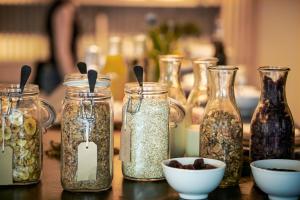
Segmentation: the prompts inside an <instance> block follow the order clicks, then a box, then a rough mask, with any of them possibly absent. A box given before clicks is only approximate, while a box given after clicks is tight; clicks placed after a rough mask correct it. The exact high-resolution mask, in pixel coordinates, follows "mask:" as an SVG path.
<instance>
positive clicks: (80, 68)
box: [77, 62, 87, 74]
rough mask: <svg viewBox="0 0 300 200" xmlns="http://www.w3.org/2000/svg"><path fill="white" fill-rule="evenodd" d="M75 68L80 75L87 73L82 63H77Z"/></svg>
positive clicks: (84, 64)
mask: <svg viewBox="0 0 300 200" xmlns="http://www.w3.org/2000/svg"><path fill="white" fill-rule="evenodd" d="M77 68H78V70H79V72H80V73H81V74H86V73H87V66H86V63H84V62H79V63H77Z"/></svg>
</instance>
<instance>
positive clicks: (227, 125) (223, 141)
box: [200, 66, 243, 187]
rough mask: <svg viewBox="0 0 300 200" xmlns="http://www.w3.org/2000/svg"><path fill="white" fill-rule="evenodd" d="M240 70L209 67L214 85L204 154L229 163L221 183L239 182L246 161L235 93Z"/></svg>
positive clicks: (204, 134) (203, 140) (203, 134)
mask: <svg viewBox="0 0 300 200" xmlns="http://www.w3.org/2000/svg"><path fill="white" fill-rule="evenodd" d="M237 70H238V68H237V67H234V66H217V67H216V66H211V67H208V73H209V79H208V80H209V86H210V88H209V95H208V102H207V105H206V108H205V112H204V116H203V119H202V123H201V125H200V156H201V157H206V158H213V159H217V160H221V161H223V162H225V163H226V168H225V174H224V178H223V180H222V182H221V184H220V186H221V187H230V186H235V185H238V183H239V178H240V176H241V169H242V163H243V143H242V142H243V124H242V121H241V116H240V112H239V110H238V109H237V106H236V102H235V97H234V79H235V74H236V71H237Z"/></svg>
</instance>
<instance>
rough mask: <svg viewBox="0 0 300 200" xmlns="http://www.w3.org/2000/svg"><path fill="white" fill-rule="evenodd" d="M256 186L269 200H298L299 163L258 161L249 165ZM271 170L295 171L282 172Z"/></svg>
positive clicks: (278, 160)
mask: <svg viewBox="0 0 300 200" xmlns="http://www.w3.org/2000/svg"><path fill="white" fill-rule="evenodd" d="M250 166H251V171H252V174H253V177H254V180H255V183H256V184H257V186H258V187H259V188H260V189H261V190H262V191H264V192H265V193H267V194H268V196H269V199H271V200H298V196H300V161H297V160H285V159H270V160H258V161H254V162H252V163H251V164H250ZM272 168H277V169H290V170H297V172H284V171H274V170H268V169H272Z"/></svg>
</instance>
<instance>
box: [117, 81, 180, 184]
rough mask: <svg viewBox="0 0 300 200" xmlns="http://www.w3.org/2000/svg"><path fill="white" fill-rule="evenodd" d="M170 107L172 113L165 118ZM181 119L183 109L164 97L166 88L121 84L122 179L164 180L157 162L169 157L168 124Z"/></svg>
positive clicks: (151, 85)
mask: <svg viewBox="0 0 300 200" xmlns="http://www.w3.org/2000/svg"><path fill="white" fill-rule="evenodd" d="M170 107H172V108H173V109H174V111H176V112H174V113H171V115H170V116H169V112H170ZM184 116H185V111H184V108H183V107H181V106H180V105H179V104H178V103H177V102H176V101H175V100H172V99H169V98H168V91H167V86H166V85H164V84H160V83H151V82H145V83H144V84H143V89H141V88H140V87H139V85H138V84H137V83H128V84H126V85H125V97H124V104H123V125H122V134H121V152H120V156H121V160H122V161H123V162H122V172H123V175H124V177H125V178H126V179H132V180H139V181H155V180H162V179H164V175H163V170H162V166H161V162H162V161H163V160H165V159H168V158H169V124H170V121H172V122H175V123H177V122H180V121H181V120H182V119H183V118H184Z"/></svg>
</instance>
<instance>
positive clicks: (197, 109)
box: [185, 58, 218, 156]
mask: <svg viewBox="0 0 300 200" xmlns="http://www.w3.org/2000/svg"><path fill="white" fill-rule="evenodd" d="M217 62H218V59H217V58H196V59H193V61H192V63H193V71H194V85H193V88H192V90H191V92H190V95H189V97H188V99H187V106H186V107H187V132H186V145H185V148H186V149H185V155H186V156H199V127H200V122H201V119H202V117H203V114H204V109H205V106H206V103H207V68H208V67H209V66H216V64H217Z"/></svg>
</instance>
